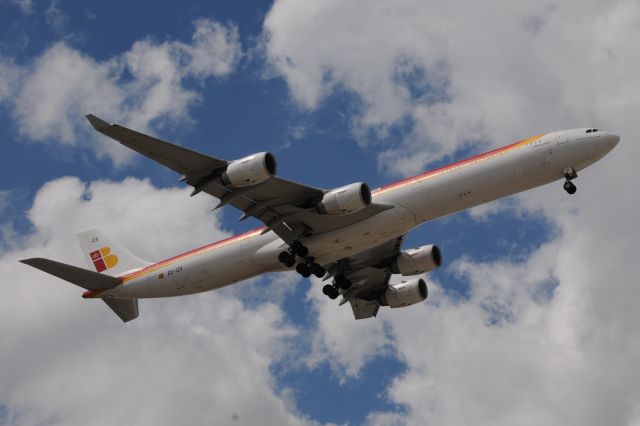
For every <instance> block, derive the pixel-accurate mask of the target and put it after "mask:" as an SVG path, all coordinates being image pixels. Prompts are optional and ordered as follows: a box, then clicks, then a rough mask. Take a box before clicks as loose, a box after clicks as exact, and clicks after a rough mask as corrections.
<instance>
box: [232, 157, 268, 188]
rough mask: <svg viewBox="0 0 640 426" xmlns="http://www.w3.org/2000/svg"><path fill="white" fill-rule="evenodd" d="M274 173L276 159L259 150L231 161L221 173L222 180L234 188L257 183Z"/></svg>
mask: <svg viewBox="0 0 640 426" xmlns="http://www.w3.org/2000/svg"><path fill="white" fill-rule="evenodd" d="M275 174H276V159H275V157H274V156H273V154H271V153H270V152H260V153H258V154H253V155H249V156H248V157H244V158H241V159H239V160H235V161H232V162H231V163H229V165H228V166H227V170H226V171H225V172H224V173H222V182H223V183H224V184H225V185H231V186H233V187H234V188H242V187H245V186H251V185H257V184H259V183H262V182H264V181H265V180H267V179H269V178H270V177H271V176H273V175H275Z"/></svg>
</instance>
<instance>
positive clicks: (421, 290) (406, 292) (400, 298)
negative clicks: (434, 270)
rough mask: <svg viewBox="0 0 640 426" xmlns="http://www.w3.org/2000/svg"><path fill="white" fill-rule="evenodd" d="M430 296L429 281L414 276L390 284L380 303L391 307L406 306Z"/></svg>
mask: <svg viewBox="0 0 640 426" xmlns="http://www.w3.org/2000/svg"><path fill="white" fill-rule="evenodd" d="M428 296H429V292H428V291H427V283H426V282H424V280H423V279H422V278H413V279H410V280H408V281H401V282H399V283H395V284H389V287H387V290H386V291H385V292H384V295H383V296H382V297H381V300H380V302H381V303H380V304H381V305H383V306H389V307H391V308H404V307H405V306H409V305H414V304H416V303H420V302H422V301H423V300H425V299H426V298H427V297H428Z"/></svg>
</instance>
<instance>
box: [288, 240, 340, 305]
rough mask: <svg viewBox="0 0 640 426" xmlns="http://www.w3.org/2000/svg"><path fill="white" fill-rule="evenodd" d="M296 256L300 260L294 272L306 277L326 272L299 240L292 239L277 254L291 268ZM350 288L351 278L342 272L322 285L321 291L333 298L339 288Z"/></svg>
mask: <svg viewBox="0 0 640 426" xmlns="http://www.w3.org/2000/svg"><path fill="white" fill-rule="evenodd" d="M297 257H299V258H301V259H302V262H300V263H298V264H297V265H296V272H298V273H299V274H300V275H302V276H303V277H305V278H308V277H310V276H311V275H312V274H313V275H315V276H316V277H318V278H322V277H324V275H325V274H326V273H327V271H326V270H325V269H324V268H323V267H322V266H320V265H319V264H317V263H316V262H315V259H314V258H313V257H311V256H309V249H308V248H306V247H305V246H303V245H302V243H300V242H299V241H294V242H293V244H291V246H290V247H289V248H288V249H287V250H286V251H281V252H280V254H278V260H279V261H280V263H282V264H283V265H284V266H286V267H287V268H291V267H292V266H293V265H295V264H296V258H297ZM350 288H351V280H349V279H348V278H347V277H345V276H344V275H342V274H337V275H336V276H335V277H334V278H333V284H326V285H325V286H324V287H322V292H323V293H324V294H325V295H327V296H328V297H329V298H330V299H335V298H337V297H338V296H339V295H340V290H343V291H346V290H349V289H350Z"/></svg>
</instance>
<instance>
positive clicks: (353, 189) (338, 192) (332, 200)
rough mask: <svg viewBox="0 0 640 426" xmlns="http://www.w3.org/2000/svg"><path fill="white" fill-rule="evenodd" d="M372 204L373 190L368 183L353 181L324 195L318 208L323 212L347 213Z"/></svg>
mask: <svg viewBox="0 0 640 426" xmlns="http://www.w3.org/2000/svg"><path fill="white" fill-rule="evenodd" d="M369 204H371V190H370V189H369V186H367V184H366V183H362V182H358V183H352V184H350V185H347V186H343V187H341V188H337V189H333V190H331V191H329V192H327V193H326V194H324V197H322V201H320V203H318V206H317V209H318V211H319V212H320V213H323V214H333V215H337V214H347V213H355V212H357V211H360V210H362V209H364V208H365V207H367V206H368V205H369Z"/></svg>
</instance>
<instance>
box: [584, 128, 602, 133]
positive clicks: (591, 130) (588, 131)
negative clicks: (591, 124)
mask: <svg viewBox="0 0 640 426" xmlns="http://www.w3.org/2000/svg"><path fill="white" fill-rule="evenodd" d="M597 131H599V130H598V129H587V130H586V131H585V133H591V132H594V133H595V132H597Z"/></svg>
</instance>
